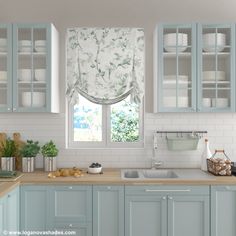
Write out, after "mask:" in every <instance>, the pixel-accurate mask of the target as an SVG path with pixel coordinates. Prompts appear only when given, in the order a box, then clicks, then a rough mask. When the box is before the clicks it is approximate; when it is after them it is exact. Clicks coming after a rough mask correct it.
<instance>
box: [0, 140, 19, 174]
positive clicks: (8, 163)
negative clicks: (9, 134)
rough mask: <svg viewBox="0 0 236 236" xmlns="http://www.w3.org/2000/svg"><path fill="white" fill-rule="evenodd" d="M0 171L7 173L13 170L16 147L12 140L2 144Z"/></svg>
mask: <svg viewBox="0 0 236 236" xmlns="http://www.w3.org/2000/svg"><path fill="white" fill-rule="evenodd" d="M1 153H2V157H1V169H2V170H7V171H14V170H15V154H16V146H15V143H14V141H13V140H11V139H10V138H8V139H7V140H6V141H5V142H4V143H3V144H2V149H1Z"/></svg>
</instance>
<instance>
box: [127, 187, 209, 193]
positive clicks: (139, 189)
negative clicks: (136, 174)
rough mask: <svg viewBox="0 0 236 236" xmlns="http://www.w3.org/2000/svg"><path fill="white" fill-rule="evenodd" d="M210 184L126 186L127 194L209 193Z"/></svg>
mask: <svg viewBox="0 0 236 236" xmlns="http://www.w3.org/2000/svg"><path fill="white" fill-rule="evenodd" d="M209 188H210V187H209V186H188V185H175V186H172V185H168V186H157V185H145V186H126V187H125V194H126V195H133V194H139V195H157V194H159V195H193V194H194V195H209V193H210V190H209Z"/></svg>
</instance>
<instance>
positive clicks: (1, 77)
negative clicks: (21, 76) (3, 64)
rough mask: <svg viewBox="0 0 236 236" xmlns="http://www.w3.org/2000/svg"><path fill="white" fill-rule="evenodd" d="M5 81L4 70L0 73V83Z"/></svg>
mask: <svg viewBox="0 0 236 236" xmlns="http://www.w3.org/2000/svg"><path fill="white" fill-rule="evenodd" d="M5 80H7V72H6V71H5V70H1V71H0V81H5Z"/></svg>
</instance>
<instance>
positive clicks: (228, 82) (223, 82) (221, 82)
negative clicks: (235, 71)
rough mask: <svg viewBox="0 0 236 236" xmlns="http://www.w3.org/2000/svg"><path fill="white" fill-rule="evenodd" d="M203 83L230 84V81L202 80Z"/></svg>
mask: <svg viewBox="0 0 236 236" xmlns="http://www.w3.org/2000/svg"><path fill="white" fill-rule="evenodd" d="M202 84H230V81H207V80H205V81H202Z"/></svg>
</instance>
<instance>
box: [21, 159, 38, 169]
mask: <svg viewBox="0 0 236 236" xmlns="http://www.w3.org/2000/svg"><path fill="white" fill-rule="evenodd" d="M34 168H35V158H34V157H22V172H25V173H27V172H34Z"/></svg>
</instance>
